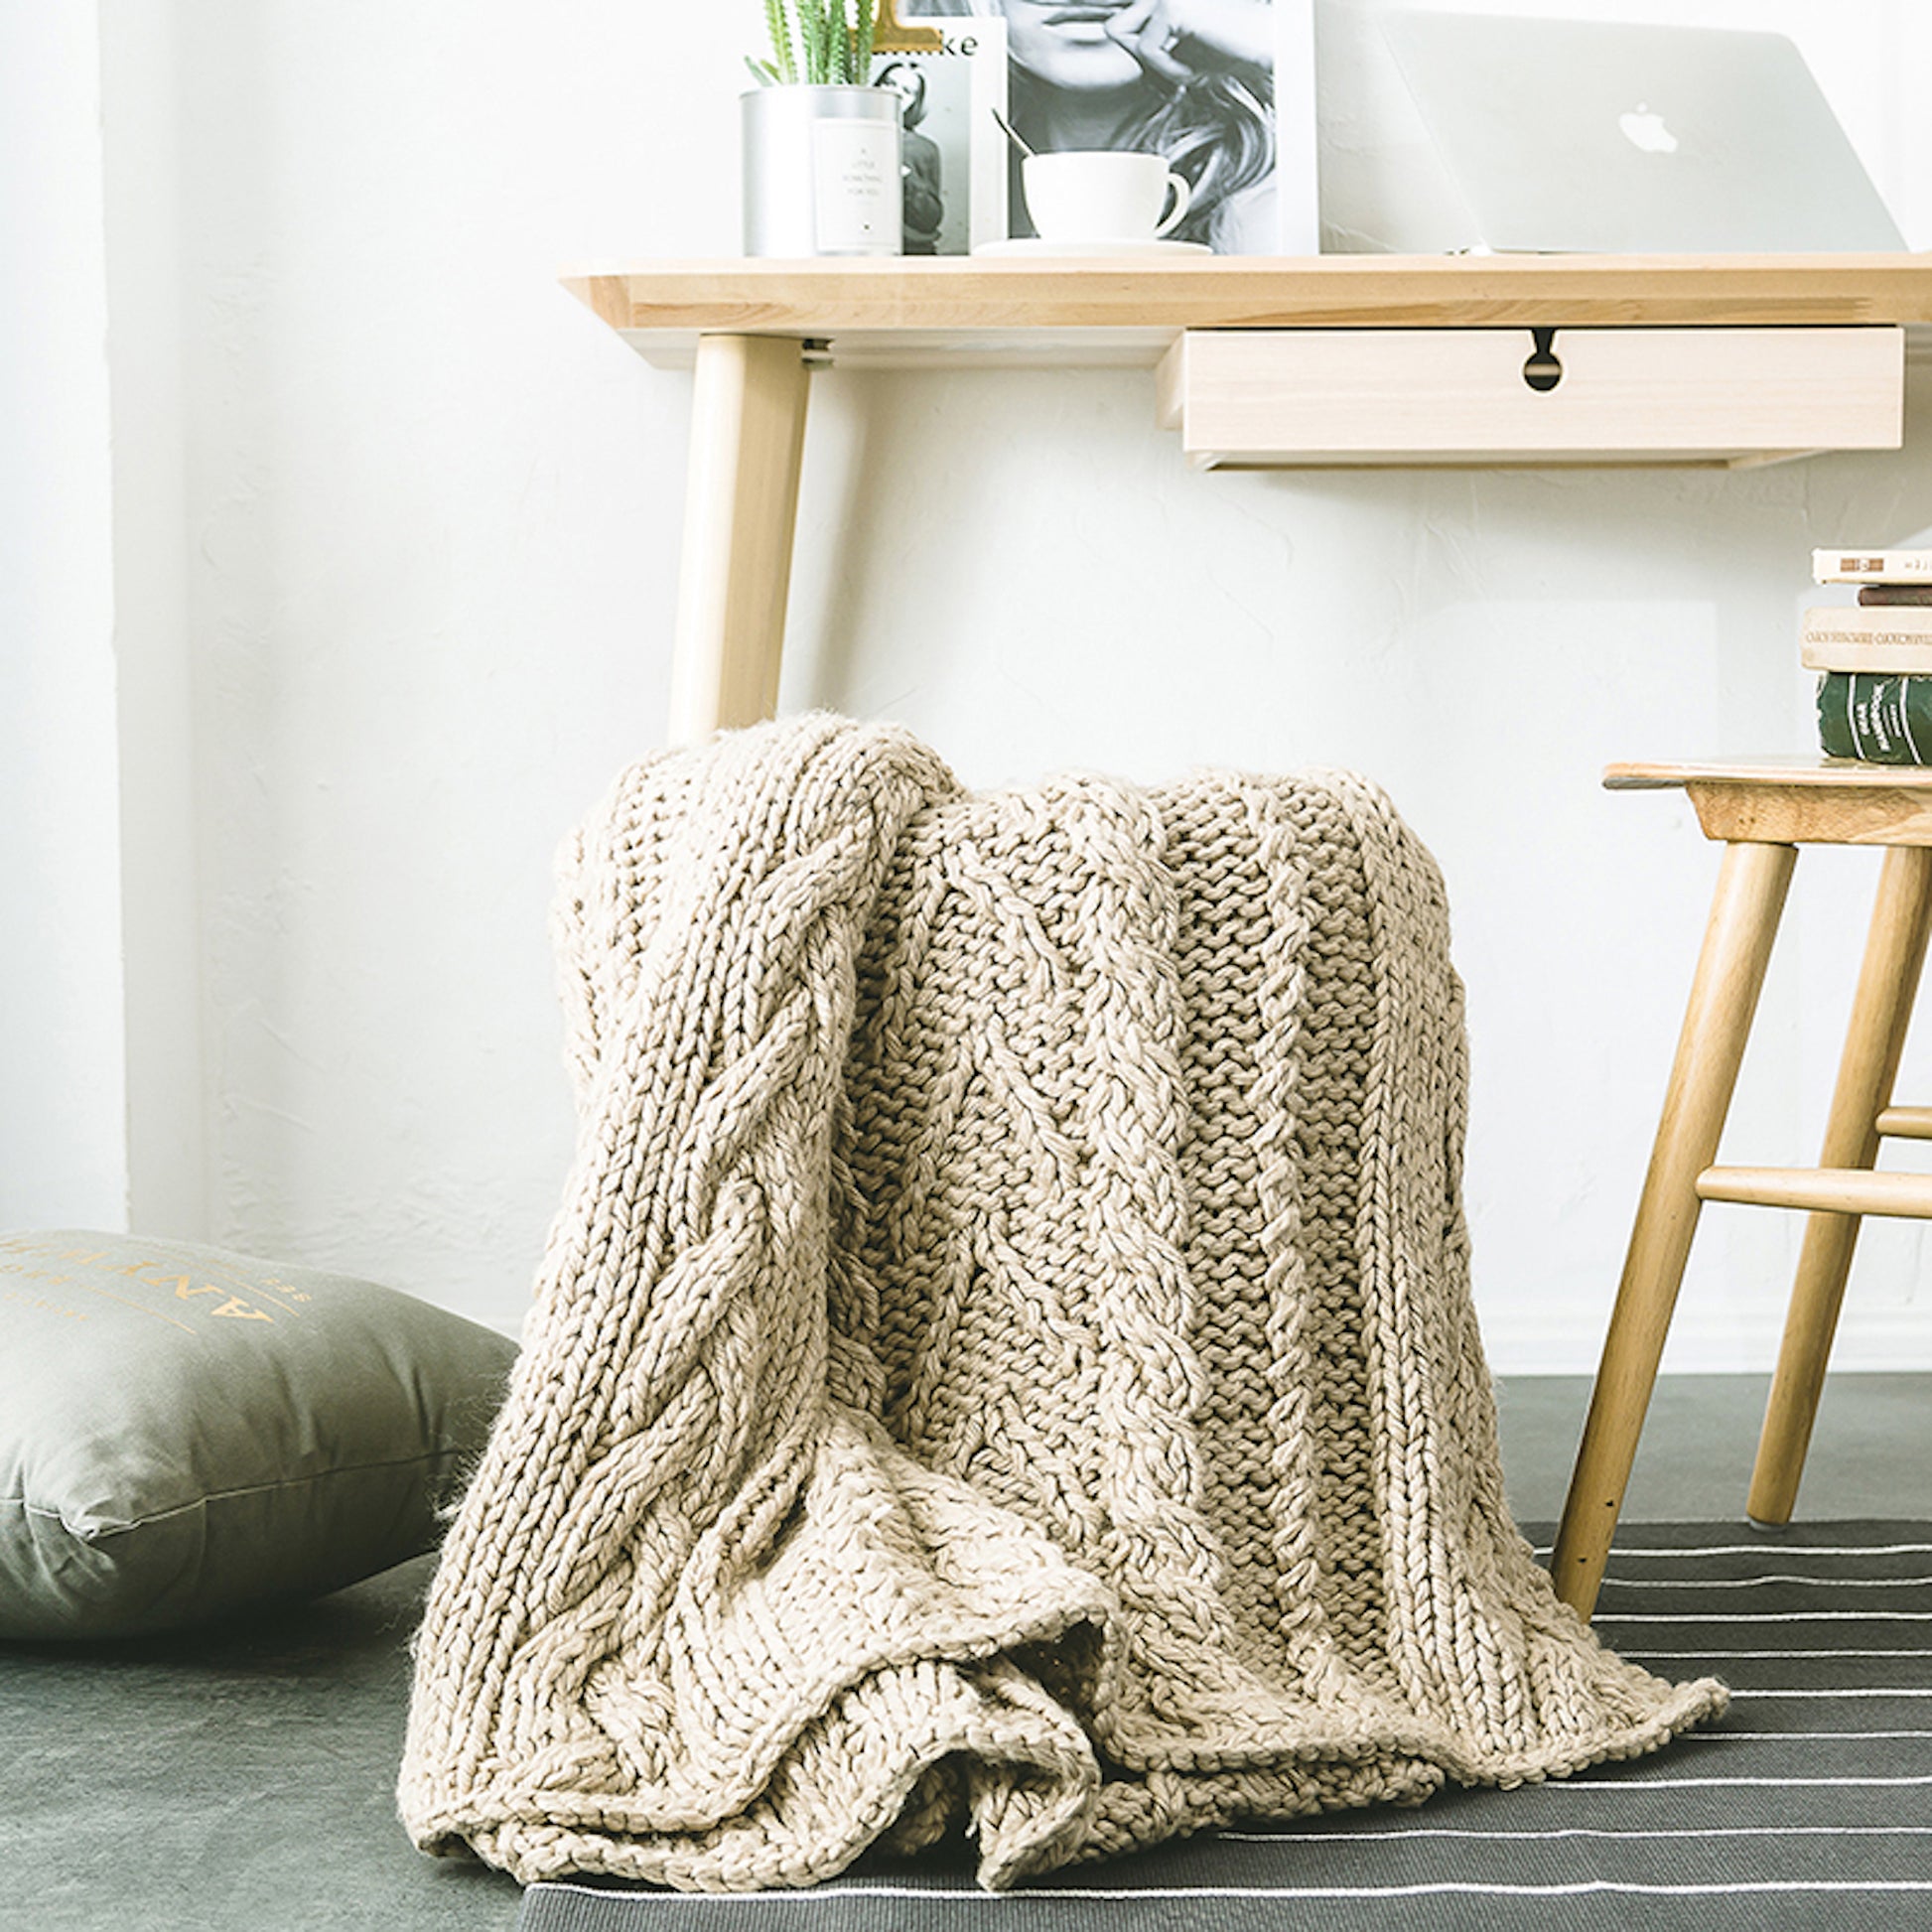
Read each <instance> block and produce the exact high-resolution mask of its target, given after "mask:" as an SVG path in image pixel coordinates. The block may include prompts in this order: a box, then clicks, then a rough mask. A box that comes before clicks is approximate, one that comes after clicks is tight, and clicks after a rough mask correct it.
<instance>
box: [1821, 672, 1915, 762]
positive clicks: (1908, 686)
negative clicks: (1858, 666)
mask: <svg viewBox="0 0 1932 1932" xmlns="http://www.w3.org/2000/svg"><path fill="white" fill-rule="evenodd" d="M1818 742H1819V744H1820V745H1821V746H1822V747H1823V748H1824V751H1825V755H1826V757H1828V758H1835V759H1863V761H1864V762H1865V763H1866V764H1932V677H1886V676H1883V675H1881V674H1880V673H1878V672H1875V671H1827V672H1826V673H1825V675H1824V676H1823V677H1821V678H1820V679H1819V680H1818Z"/></svg>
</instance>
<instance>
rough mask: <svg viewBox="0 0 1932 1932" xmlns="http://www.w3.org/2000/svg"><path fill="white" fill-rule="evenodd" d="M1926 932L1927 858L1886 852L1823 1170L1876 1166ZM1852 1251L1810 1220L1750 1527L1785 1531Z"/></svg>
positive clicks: (1828, 1218) (1842, 1235)
mask: <svg viewBox="0 0 1932 1932" xmlns="http://www.w3.org/2000/svg"><path fill="white" fill-rule="evenodd" d="M1928 931H1932V849H1928V848H1927V847H1924V846H1893V847H1892V848H1891V849H1890V850H1889V851H1888V852H1887V853H1886V854H1885V865H1884V870H1883V872H1882V873H1881V874H1880V875H1879V879H1878V897H1877V901H1876V903H1875V904H1874V905H1873V906H1872V909H1871V931H1870V934H1869V936H1868V937H1867V938H1866V940H1865V948H1864V963H1863V966H1861V968H1860V969H1859V987H1858V992H1857V993H1856V994H1855V995H1854V996H1853V1001H1852V1019H1851V1024H1850V1025H1849V1026H1848V1028H1847V1029H1846V1035H1845V1053H1844V1056H1843V1058H1842V1059H1841V1060H1840V1061H1839V1067H1838V1085H1837V1087H1836V1088H1835V1089H1834V1091H1833V1094H1832V1111H1831V1114H1830V1115H1829V1117H1828V1118H1827V1121H1826V1124H1825V1146H1824V1151H1823V1152H1822V1153H1821V1154H1820V1155H1819V1157H1818V1165H1819V1166H1820V1167H1821V1168H1868V1167H1870V1166H1871V1165H1872V1163H1873V1162H1875V1161H1876V1160H1877V1158H1878V1139H1879V1136H1878V1129H1877V1126H1876V1124H1875V1123H1876V1121H1877V1118H1878V1115H1879V1113H1880V1112H1881V1111H1882V1110H1883V1109H1884V1108H1886V1107H1888V1106H1889V1105H1890V1104H1891V1089H1892V1082H1893V1081H1894V1080H1895V1079H1897V1077H1898V1061H1899V1056H1900V1055H1901V1054H1902V1053H1903V1052H1904V1050H1905V1032H1906V1029H1907V1027H1909V1026H1910V1024H1911V1018H1912V1001H1913V999H1914V997H1915V996H1916V994H1917V992H1918V984H1919V979H1920V976H1921V975H1922V974H1923V972H1924V970H1925V944H1926V935H1927V933H1928ZM1858 1240H1859V1216H1858V1215H1856V1214H1813V1215H1811V1216H1810V1217H1809V1218H1808V1219H1807V1220H1806V1222H1805V1244H1804V1247H1803V1249H1802V1250H1801V1252H1800V1253H1799V1256H1798V1273H1797V1278H1796V1280H1795V1282H1794V1283H1793V1285H1792V1290H1791V1311H1790V1313H1789V1314H1788V1315H1786V1317H1785V1324H1784V1346H1783V1347H1782V1349H1781V1350H1780V1351H1779V1354H1778V1372H1777V1374H1776V1376H1775V1377H1774V1378H1773V1379H1772V1383H1771V1400H1770V1404H1769V1406H1768V1407H1767V1408H1766V1410H1765V1412H1764V1433H1763V1435H1762V1436H1760V1437H1759V1439H1758V1444H1757V1463H1756V1466H1755V1467H1754V1468H1753V1469H1752V1471H1751V1490H1750V1500H1749V1502H1747V1503H1746V1504H1745V1508H1746V1509H1747V1510H1748V1512H1749V1514H1750V1516H1751V1519H1752V1521H1753V1522H1758V1523H1788V1522H1790V1520H1791V1512H1792V1509H1793V1508H1794V1506H1795V1505H1796V1503H1797V1500H1798V1480H1799V1478H1800V1477H1801V1476H1802V1475H1803V1474H1804V1468H1805V1451H1806V1450H1807V1449H1809V1448H1810V1447H1811V1426H1812V1423H1813V1422H1814V1420H1815V1419H1816V1418H1817V1415H1818V1398H1819V1395H1820V1394H1821V1392H1822V1391H1823V1389H1824V1386H1825V1364H1826V1362H1827V1361H1828V1360H1829V1359H1830V1357H1831V1352H1832V1337H1833V1335H1834V1334H1835V1333H1836V1332H1837V1329H1838V1311H1839V1306H1840V1304H1841V1303H1842V1302H1843V1301H1844V1299H1845V1281H1846V1277H1847V1276H1848V1275H1849V1274H1850V1273H1851V1272H1852V1251H1853V1249H1854V1248H1855V1247H1856V1246H1857V1245H1858Z"/></svg>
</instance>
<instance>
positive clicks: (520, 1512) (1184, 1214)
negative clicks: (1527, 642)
mask: <svg viewBox="0 0 1932 1932" xmlns="http://www.w3.org/2000/svg"><path fill="white" fill-rule="evenodd" d="M558 923H559V940H560V952H561V956H562V960H563V965H564V971H565V978H566V982H567V989H566V998H567V1005H568V1009H569V1022H570V1063H571V1067H572V1071H573V1075H574V1079H575V1083H576V1089H577V1097H578V1101H579V1108H580V1118H581V1138H580V1145H579V1151H578V1155H577V1159H576V1163H575V1167H574V1171H573V1173H572V1175H571V1178H570V1181H569V1184H568V1188H567V1191H566V1196H565V1200H564V1204H563V1206H562V1208H561V1210H560V1212H559V1215H558V1218H557V1221H556V1224H555V1227H554V1229H553V1232H552V1236H551V1240H550V1244H549V1248H548V1252H547V1255H546V1258H545V1262H544V1265H543V1269H542V1275H541V1280H540V1283H539V1288H538V1301H537V1305H536V1307H535V1308H534V1310H533V1311H532V1314H531V1317H530V1322H529V1325H528V1329H527V1333H526V1337H525V1346H524V1350H523V1353H522V1356H521V1360H520V1363H519V1366H518V1368H517V1370H516V1374H515V1377H514V1381H513V1384H512V1387H511V1390H510V1394H509V1397H508V1401H507V1405H506V1407H505V1408H504V1410H503V1412H502V1415H501V1418H500V1420H499V1422H498V1424H497V1426H496V1429H495V1433H494V1436H493V1439H492V1440H491V1442H490V1444H489V1446H488V1449H487V1450H486V1452H485V1454H484V1456H483V1461H482V1463H481V1466H480V1468H479V1470H478V1472H477V1474H476V1477H475V1479H474V1482H473V1484H472V1486H471V1488H470V1490H469V1493H468V1496H467V1499H466V1501H465V1502H464V1504H463V1505H462V1508H461V1511H460V1513H459V1514H458V1516H457V1518H456V1521H455V1522H454V1524H453V1526H452V1529H451V1532H450V1535H449V1538H448V1542H447V1545H446V1548H445V1551H444V1555H443V1558H442V1562H441V1566H440V1568H439V1571H438V1574H437V1577H436V1580H435V1583H434V1586H433V1588H432V1591H431V1594H430V1599H429V1603H428V1608H427V1613H426V1617H425V1621H424V1623H423V1626H422V1629H421V1632H420V1634H419V1637H418V1640H417V1666H416V1681H415V1690H414V1698H413V1704H412V1709H411V1713H410V1723H409V1733H408V1742H407V1747H406V1753H405V1758H404V1764H403V1771H402V1779H401V1788H400V1798H401V1805H402V1811H403V1814H404V1818H405V1821H406V1823H407V1825H408V1828H409V1830H410V1832H411V1834H412V1835H413V1837H414V1838H415V1839H416V1841H417V1843H418V1844H420V1845H421V1846H423V1847H424V1848H425V1849H429V1850H437V1851H448V1850H454V1849H458V1848H459V1847H460V1846H461V1845H462V1844H463V1843H467V1844H468V1845H470V1846H471V1847H473V1848H474V1849H475V1850H476V1851H477V1852H478V1853H479V1854H481V1855H482V1857H483V1858H484V1859H486V1860H488V1861H490V1862H491V1863H495V1864H498V1865H501V1866H503V1867H505V1868H507V1869H508V1870H509V1871H510V1872H512V1873H514V1874H515V1875H516V1876H517V1877H518V1878H519V1879H522V1880H524V1881H526V1882H527V1881H530V1880H534V1879H538V1878H545V1877H552V1876H555V1875H557V1874H559V1873H563V1872H567V1871H591V1872H606V1873H614V1874H620V1875H622V1876H625V1877H630V1878H637V1879H648V1880H655V1881H659V1882H662V1883H666V1884H670V1885H675V1886H683V1887H691V1888H705V1889H718V1888H738V1887H753V1886H777V1885H798V1884H806V1883H809V1882H811V1881H813V1880H816V1879H820V1878H824V1877H827V1876H829V1875H831V1874H833V1873H835V1872H838V1871H839V1870H840V1869H842V1868H843V1867H844V1866H845V1865H847V1864H848V1863H850V1862H851V1861H852V1860H853V1859H854V1858H855V1857H857V1856H858V1854H859V1853H860V1852H862V1851H863V1850H865V1849H866V1848H867V1847H869V1846H872V1845H875V1844H884V1845H885V1846H887V1847H889V1848H903V1849H908V1850H909V1849H914V1848H917V1847H920V1846H922V1845H925V1844H928V1843H930V1842H932V1841H933V1840H935V1839H936V1838H938V1837H939V1836H940V1835H941V1834H942V1833H944V1832H946V1831H947V1830H948V1829H949V1828H950V1827H953V1826H955V1825H960V1826H963V1827H964V1828H965V1829H966V1830H968V1831H970V1832H971V1834H972V1835H973V1837H974V1839H975V1841H976V1844H977V1853H978V1858H979V1862H980V1865H979V1869H980V1875H981V1880H982V1882H983V1883H984V1884H986V1885H989V1886H1003V1885H1008V1884H1011V1883H1013V1882H1015V1881H1016V1880H1020V1879H1023V1878H1025V1877H1026V1876H1028V1875H1030V1874H1032V1873H1035V1872H1038V1871H1041V1870H1043V1869H1046V1868H1048V1867H1050V1866H1053V1865H1055V1864H1059V1863H1065V1862H1068V1861H1072V1860H1079V1859H1087V1858H1092V1857H1096V1856H1099V1855H1102V1854H1107V1853H1114V1852H1119V1851H1122V1850H1125V1849H1128V1848H1132V1847H1137V1846H1146V1845H1149V1844H1152V1843H1154V1842H1156V1841H1158V1840H1161V1839H1164V1838H1168V1837H1171V1836H1173V1835H1174V1834H1178V1833H1184V1832H1191V1831H1196V1830H1198V1829H1200V1828H1202V1827H1206V1826H1212V1825H1217V1824H1220V1823H1222V1822H1225V1821H1228V1820H1232V1819H1236V1818H1244V1817H1245V1818H1283V1817H1288V1816H1292V1815H1296V1814H1301V1813H1306V1812H1309V1811H1311V1810H1313V1809H1315V1808H1318V1807H1327V1806H1342V1805H1359V1804H1364V1803H1367V1802H1370V1801H1374V1800H1382V1799H1395V1800H1410V1801H1413V1800H1416V1799H1419V1798H1421V1797H1424V1796H1425V1795H1427V1794H1428V1793H1429V1792H1430V1791H1431V1790H1433V1789H1435V1788H1436V1787H1437V1786H1438V1785H1440V1784H1441V1783H1442V1781H1443V1780H1444V1778H1445V1777H1446V1776H1447V1777H1450V1778H1455V1779H1460V1780H1467V1781H1485V1782H1495V1783H1501V1784H1510V1783H1515V1782H1518V1781H1521V1780H1525V1779H1531V1778H1540V1777H1544V1776H1547V1775H1551V1774H1557V1773H1562V1772H1566V1771H1570V1770H1573V1769H1575V1768H1577V1767H1580V1766H1583V1765H1587V1764H1589V1763H1591V1762H1593V1761H1596V1760H1599V1759H1603V1758H1610V1757H1623V1756H1628V1755H1632V1754H1634V1753H1637V1752H1641V1751H1646V1750H1649V1749H1652V1748H1653V1747H1655V1746H1656V1745H1658V1744H1660V1743H1662V1742H1663V1741H1664V1740H1665V1739H1666V1738H1668V1737H1669V1736H1670V1734H1671V1733H1672V1732H1673V1731H1674V1730H1676V1729H1678V1728H1679V1727H1681V1726H1683V1725H1689V1724H1692V1723H1694V1722H1696V1721H1697V1720H1699V1719H1701V1718H1703V1717H1706V1716H1709V1715H1710V1714H1712V1713H1713V1712H1715V1711H1717V1710H1718V1709H1720V1708H1721V1707H1722V1704H1723V1699H1724V1693H1723V1691H1722V1689H1721V1688H1720V1687H1719V1686H1717V1685H1715V1684H1712V1683H1708V1682H1706V1683H1699V1684H1694V1685H1690V1686H1688V1687H1683V1688H1673V1687H1672V1686H1670V1685H1668V1684H1665V1683H1663V1682H1660V1681H1659V1680H1658V1679H1656V1678H1653V1677H1651V1676H1649V1675H1647V1674H1645V1673H1644V1672H1642V1671H1640V1670H1637V1669H1635V1668H1633V1667H1631V1666H1629V1665H1627V1664H1624V1663H1622V1662H1621V1661H1619V1660H1618V1659H1616V1658H1615V1657H1613V1656H1612V1655H1610V1654H1609V1653H1608V1652H1607V1651H1606V1650H1604V1649H1603V1648H1601V1647H1600V1646H1599V1645H1598V1643H1597V1642H1596V1640H1595V1639H1594V1638H1593V1637H1592V1636H1591V1634H1590V1633H1589V1632H1588V1630H1587V1628H1586V1627H1585V1626H1584V1625H1583V1624H1582V1623H1580V1622H1579V1621H1578V1620H1577V1618H1576V1617H1575V1616H1574V1615H1573V1614H1572V1613H1571V1612H1570V1611H1568V1610H1567V1609H1565V1608H1563V1607H1562V1606H1561V1605H1560V1604H1558V1602H1557V1601H1556V1599H1555V1597H1554V1596H1553V1594H1552V1591H1551V1588H1550V1586H1549V1583H1548V1580H1547V1579H1546V1577H1545V1576H1544V1574H1543V1572H1542V1571H1541V1570H1540V1569H1538V1568H1537V1566H1536V1564H1535V1563H1534V1561H1533V1559H1532V1556H1531V1553H1530V1551H1529V1549H1528V1547H1527V1546H1526V1545H1525V1544H1524V1543H1523V1542H1522V1540H1521V1539H1520V1537H1519V1536H1518V1534H1517V1532H1516V1530H1515V1528H1514V1526H1513V1524H1512V1523H1511V1520H1510V1517H1509V1515H1508V1512H1507V1510H1506V1508H1505V1506H1504V1501H1503V1495H1502V1490H1501V1484H1500V1479H1499V1473H1498V1459H1497V1452H1496V1439H1495V1426H1494V1414H1493V1408H1492V1399H1491V1392H1490V1384H1489V1379H1488V1375H1487V1372H1486V1369H1485V1366H1484V1362H1483V1356H1482V1350H1481V1344H1480V1340H1479V1338H1478V1334H1477V1330H1476V1323H1475V1320H1474V1316H1473V1313H1472V1311H1471V1305H1470V1300H1469V1293H1468V1279H1467V1275H1468V1270H1467V1260H1468V1257H1467V1243H1466V1239H1465V1235H1464V1226H1463V1219H1462V1214H1461V1207H1460V1198H1459V1195H1460V1158H1461V1144H1462V1134H1463V1121H1464V1059H1465V1055H1464V1043H1463V1026H1462V1014H1461V1005H1460V987H1459V984H1458V982H1457V980H1456V977H1455V975H1454V973H1453V971H1452V970H1451V967H1450V964H1449V951H1448V919H1447V911H1446V906H1445V901H1444V895H1443V889H1442V884H1441V880H1440V878H1439V875H1438V873H1437V871H1436V869H1435V867H1434V865H1433V864H1432V862H1431V860H1430V859H1429V857H1428V855H1427V854H1426V853H1425V852H1424V850H1423V849H1422V848H1421V846H1420V845H1419V844H1418V843H1417V841H1416V840H1415V838H1414V837H1413V835H1412V834H1411V833H1410V832H1409V831H1408V830H1407V828H1406V827H1405V826H1404V825H1403V823H1402V822H1401V820H1400V819H1399V818H1398V817H1397V816H1396V814H1395V812H1394V811H1393V809H1392V808H1391V806H1390V805H1389V803H1388V801H1387V800H1386V799H1385V798H1384V797H1383V796H1382V795H1381V793H1380V792H1378V791H1377V790H1375V789H1374V788H1373V787H1372V786H1370V785H1368V784H1367V783H1365V782H1363V781H1362V780H1361V779H1359V778H1356V777H1353V776H1349V775H1345V774H1339V773H1312V774H1311V773H1304V774H1300V775H1297V776H1293V777H1273V778H1261V777H1248V776H1240V775H1235V774H1230V773H1225V772H1213V773H1208V774H1204V775H1198V776H1194V777H1190V778H1187V779H1184V780H1182V781H1179V782H1176V783H1173V784H1171V785H1168V786H1165V787H1161V788H1158V789H1139V788H1135V787H1133V786H1129V785H1125V784H1120V783H1115V782H1110V781H1107V780H1104V779H1101V778H1096V777H1071V778H1066V779H1062V780H1059V781H1056V782H1053V783H1048V784H1045V785H1041V786H1039V787H1037V788H1033V789H1027V790H1020V791H1012V792H1006V793H999V794H993V795H976V794H973V793H969V792H967V791H965V790H963V789H962V788H961V787H960V786H959V785H958V784H957V783H956V782H955V780H954V779H953V777H952V775H951V774H950V773H949V772H948V771H947V769H946V767H945V766H944V765H943V764H942V763H941V762H940V761H939V760H938V759H937V758H936V757H934V755H933V754H932V753H931V752H929V751H928V750H926V749H924V748H923V747H922V746H921V745H919V744H918V743H917V742H916V741H915V740H914V739H912V738H911V737H909V736H908V735H906V734H905V733H903V732H902V731H899V730H897V729H895V728H890V727H884V726H870V725H859V724H854V723H851V722H849V721H846V720H842V719H838V718H834V717H830V716H826V715H812V716H808V717H803V718H797V719H792V720H789V721H785V722H783V723H780V724H776V725H768V726H759V727H756V728H753V729H751V730H747V731H743V732H735V733H727V734H724V735H722V736H720V737H719V738H717V739H716V740H714V741H713V742H712V743H711V744H709V745H706V746H704V747H702V748H700V749H697V750H694V751H685V752H676V753H669V754H665V755H662V756H659V757H656V758H653V759H648V760H646V761H645V762H643V763H641V764H639V765H637V766H636V767H634V768H633V769H631V770H629V771H627V772H625V773H624V774H623V775H622V777H621V779H620V781H619V782H618V784H617V786H616V788H615V790H614V791H613V792H612V793H611V795H610V796H609V798H608V799H607V800H606V801H605V803H604V804H603V805H602V806H601V808H600V809H599V810H598V811H597V812H596V813H595V815H594V816H593V817H592V818H591V819H590V821H589V822H588V823H587V824H586V826H585V827H584V828H583V829H582V831H581V832H580V833H579V835H578V837H577V838H576V840H575V841H574V842H573V845H572V847H571V848H570V850H569V851H568V852H567V854H566V857H565V862H564V881H563V894H562V900H561V904H560V910H559V919H558Z"/></svg>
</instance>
